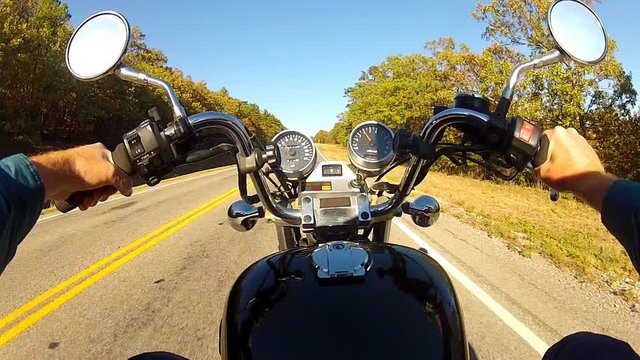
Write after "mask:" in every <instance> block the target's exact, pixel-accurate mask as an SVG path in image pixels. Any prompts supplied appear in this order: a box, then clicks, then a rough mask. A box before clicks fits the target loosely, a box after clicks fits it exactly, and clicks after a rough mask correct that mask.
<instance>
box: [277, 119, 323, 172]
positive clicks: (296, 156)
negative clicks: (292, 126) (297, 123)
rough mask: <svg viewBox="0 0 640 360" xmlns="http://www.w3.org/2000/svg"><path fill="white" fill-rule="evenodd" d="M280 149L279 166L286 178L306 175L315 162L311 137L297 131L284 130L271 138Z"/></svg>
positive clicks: (314, 149) (314, 150)
mask: <svg viewBox="0 0 640 360" xmlns="http://www.w3.org/2000/svg"><path fill="white" fill-rule="evenodd" d="M272 142H273V143H275V144H276V145H277V146H278V149H279V150H280V168H281V169H282V171H283V172H284V173H285V175H286V176H287V178H288V179H292V180H297V179H301V178H304V177H306V176H308V175H309V174H310V173H311V171H312V170H313V166H314V165H315V163H316V148H315V146H314V145H313V141H311V139H310V138H309V137H308V136H306V135H304V134H301V133H299V132H297V131H292V130H285V131H282V132H281V133H279V134H278V135H276V136H275V137H274V138H273V140H272Z"/></svg>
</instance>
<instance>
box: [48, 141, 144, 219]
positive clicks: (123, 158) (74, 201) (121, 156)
mask: <svg viewBox="0 0 640 360" xmlns="http://www.w3.org/2000/svg"><path fill="white" fill-rule="evenodd" d="M111 157H112V158H113V164H114V165H115V166H117V167H118V168H120V169H121V170H122V171H124V172H126V173H127V174H129V175H133V173H134V170H133V166H132V165H131V159H130V158H129V153H128V152H127V149H126V148H125V146H124V144H118V146H116V148H115V150H113V152H112V153H111ZM93 191H94V190H85V191H76V192H74V193H73V194H71V195H70V196H69V197H68V198H67V199H66V200H63V201H60V200H54V202H53V204H54V205H55V207H56V209H58V211H60V212H61V213H66V212H69V211H71V210H73V209H75V208H77V207H78V206H80V204H82V202H83V201H84V198H85V197H86V196H89V195H91V194H92V193H93Z"/></svg>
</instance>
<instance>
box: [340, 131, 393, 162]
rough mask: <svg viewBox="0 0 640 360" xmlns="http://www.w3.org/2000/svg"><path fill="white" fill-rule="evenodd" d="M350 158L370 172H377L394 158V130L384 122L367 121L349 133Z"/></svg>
mask: <svg viewBox="0 0 640 360" xmlns="http://www.w3.org/2000/svg"><path fill="white" fill-rule="evenodd" d="M348 153H349V160H351V163H352V164H353V165H354V166H355V167H357V168H359V169H360V170H364V171H366V172H369V173H376V172H378V171H380V170H382V169H383V168H384V167H385V166H387V165H389V163H390V162H391V160H393V156H394V154H393V132H392V131H391V129H389V128H388V127H387V126H385V125H384V124H381V123H379V122H376V121H367V122H364V123H362V124H359V125H358V126H356V127H355V128H354V129H353V130H352V131H351V134H350V135H349V145H348Z"/></svg>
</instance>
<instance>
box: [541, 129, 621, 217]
mask: <svg viewBox="0 0 640 360" xmlns="http://www.w3.org/2000/svg"><path fill="white" fill-rule="evenodd" d="M544 133H545V134H546V135H547V136H548V137H549V150H548V159H547V162H545V163H544V164H542V165H541V166H539V167H538V168H536V175H538V177H539V178H540V179H541V180H542V181H543V182H544V183H545V184H547V185H549V187H551V188H554V189H556V190H558V191H568V192H572V193H574V194H576V195H577V196H579V197H581V198H582V199H584V200H585V201H587V202H588V203H589V205H591V206H592V207H593V208H595V209H596V210H598V211H600V209H601V208H602V201H603V199H604V196H605V195H606V193H607V191H608V190H609V187H611V184H613V182H614V181H615V180H616V178H615V176H613V175H611V174H607V173H606V172H605V170H604V167H603V166H602V163H601V162H600V159H599V158H598V155H596V152H595V151H594V150H593V148H592V147H591V145H589V143H588V142H587V140H586V139H585V138H583V137H582V136H580V134H578V132H577V131H576V130H575V129H565V128H563V127H560V126H557V127H556V128H555V129H553V130H547V131H545V132H544Z"/></svg>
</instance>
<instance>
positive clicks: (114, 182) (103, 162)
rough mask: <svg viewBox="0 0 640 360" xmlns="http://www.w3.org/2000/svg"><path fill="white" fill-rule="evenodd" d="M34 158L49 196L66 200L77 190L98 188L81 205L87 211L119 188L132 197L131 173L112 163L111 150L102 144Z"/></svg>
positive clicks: (53, 198)
mask: <svg viewBox="0 0 640 360" xmlns="http://www.w3.org/2000/svg"><path fill="white" fill-rule="evenodd" d="M31 161H32V162H33V163H34V165H35V166H36V168H37V169H38V173H39V174H40V177H41V178H42V182H43V184H44V190H45V198H47V199H52V200H65V199H67V198H68V197H69V195H71V194H72V193H74V192H76V191H84V190H93V189H97V190H95V191H94V192H93V193H92V194H91V195H89V196H86V197H85V199H84V203H83V204H81V205H80V209H81V210H85V209H87V208H88V207H91V206H94V205H96V204H97V203H98V201H104V200H106V199H107V198H108V197H109V196H111V195H113V194H114V193H115V192H116V191H119V192H120V193H121V194H122V195H124V196H131V191H132V190H131V186H132V180H131V176H129V175H127V174H126V173H125V172H124V171H122V170H120V169H118V168H117V167H116V166H115V165H113V160H112V159H111V152H110V151H109V150H108V149H107V148H105V147H104V145H102V144H100V143H98V144H93V145H85V146H80V147H77V148H73V149H69V150H63V151H56V152H51V153H47V154H43V155H38V156H34V157H32V158H31Z"/></svg>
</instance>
